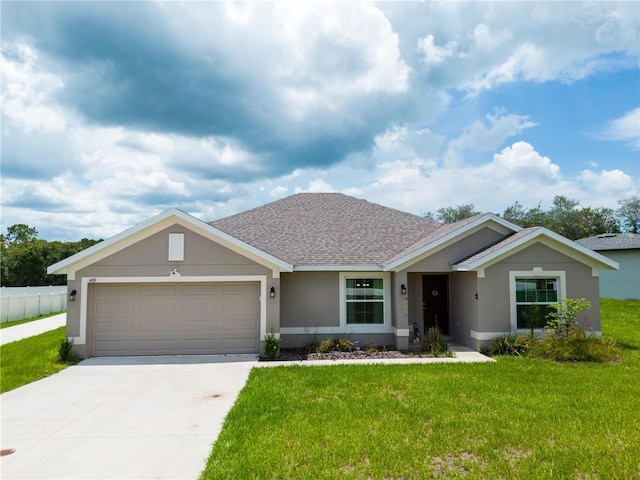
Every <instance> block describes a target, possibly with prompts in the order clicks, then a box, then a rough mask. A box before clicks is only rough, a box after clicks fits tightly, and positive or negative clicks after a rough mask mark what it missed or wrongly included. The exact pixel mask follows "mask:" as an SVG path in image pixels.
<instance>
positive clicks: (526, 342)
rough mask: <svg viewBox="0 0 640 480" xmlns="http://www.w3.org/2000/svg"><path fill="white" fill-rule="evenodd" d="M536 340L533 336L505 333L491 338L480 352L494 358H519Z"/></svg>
mask: <svg viewBox="0 0 640 480" xmlns="http://www.w3.org/2000/svg"><path fill="white" fill-rule="evenodd" d="M535 342H536V339H535V338H534V337H533V335H517V334H515V333H505V334H503V335H498V336H497V337H493V338H492V339H491V341H490V342H489V344H488V345H485V346H484V347H482V348H481V349H480V352H481V353H483V354H485V355H489V356H490V357H495V356H498V355H517V356H521V355H524V354H525V353H527V352H528V351H529V350H530V349H531V347H532V346H533V344H535Z"/></svg>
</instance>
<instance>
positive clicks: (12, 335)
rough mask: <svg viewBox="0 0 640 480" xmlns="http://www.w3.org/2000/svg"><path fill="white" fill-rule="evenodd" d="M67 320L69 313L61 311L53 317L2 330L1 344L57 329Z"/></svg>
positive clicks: (0, 333)
mask: <svg viewBox="0 0 640 480" xmlns="http://www.w3.org/2000/svg"><path fill="white" fill-rule="evenodd" d="M66 321H67V314H66V313H61V314H59V315H54V316H53V317H47V318H43V319H42V320H34V321H33V322H28V323H23V324H21V325H15V326H13V327H7V328H3V329H2V330H0V345H4V344H5V343H11V342H15V341H17V340H22V339H23V338H28V337H34V336H36V335H40V334H41V333H44V332H48V331H49V330H55V329H56V328H59V327H62V326H64V325H65V323H66Z"/></svg>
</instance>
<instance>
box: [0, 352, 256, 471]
mask: <svg viewBox="0 0 640 480" xmlns="http://www.w3.org/2000/svg"><path fill="white" fill-rule="evenodd" d="M256 363H257V362H256V358H255V355H233V356H219V357H218V356H215V357H214V356H211V357H207V356H194V357H136V358H132V357H127V358H114V359H105V358H92V359H88V360H85V361H83V362H81V363H80V364H79V365H76V366H73V367H70V368H68V369H66V370H63V371H62V372H60V373H58V374H56V375H53V376H51V377H48V378H45V379H42V380H39V381H37V382H34V383H31V384H29V385H25V386H23V387H20V388H18V389H16V390H13V391H10V392H7V393H5V394H3V395H1V396H0V402H1V403H0V408H1V412H2V420H1V430H0V432H1V435H2V436H1V448H2V450H4V451H7V450H8V451H11V450H15V451H14V452H13V453H10V454H8V455H7V454H5V455H3V456H1V457H0V473H1V477H2V479H4V480H9V479H51V480H53V479H159V478H162V479H195V478H197V477H198V475H199V474H200V472H201V471H202V469H203V468H204V465H205V462H206V459H207V458H208V456H209V453H210V451H211V446H212V445H213V443H214V441H215V440H216V438H217V436H218V434H219V433H220V430H221V427H222V423H223V421H224V419H225V417H226V415H227V413H228V412H229V410H230V408H231V407H232V405H233V403H234V402H235V400H236V398H237V396H238V393H239V392H240V390H241V389H242V387H243V386H244V384H245V382H246V380H247V378H248V376H249V372H250V370H251V368H252V367H253V366H255V365H256ZM3 453H4V452H3Z"/></svg>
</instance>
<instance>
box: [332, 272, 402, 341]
mask: <svg viewBox="0 0 640 480" xmlns="http://www.w3.org/2000/svg"><path fill="white" fill-rule="evenodd" d="M339 278H340V280H339V281H340V328H341V329H344V330H349V331H350V332H353V333H386V332H388V331H389V329H390V328H391V275H390V273H387V272H384V273H383V272H340V275H339ZM354 278H371V279H376V278H380V279H382V281H383V287H382V288H383V292H384V293H383V315H384V321H383V323H380V324H373V323H369V324H348V323H347V291H346V283H347V279H354Z"/></svg>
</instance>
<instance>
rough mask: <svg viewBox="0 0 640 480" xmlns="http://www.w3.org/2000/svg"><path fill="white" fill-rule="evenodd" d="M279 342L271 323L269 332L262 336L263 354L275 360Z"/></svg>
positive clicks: (278, 350)
mask: <svg viewBox="0 0 640 480" xmlns="http://www.w3.org/2000/svg"><path fill="white" fill-rule="evenodd" d="M280 342H282V340H281V339H279V338H277V337H276V334H275V333H273V325H272V326H271V330H270V331H269V333H267V334H266V335H265V336H264V355H265V356H266V357H268V358H269V359H270V360H275V359H276V358H277V357H278V355H280Z"/></svg>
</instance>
